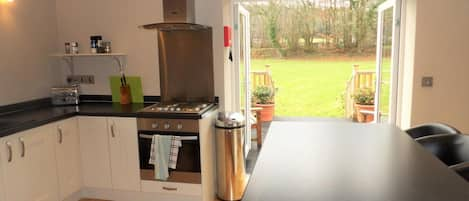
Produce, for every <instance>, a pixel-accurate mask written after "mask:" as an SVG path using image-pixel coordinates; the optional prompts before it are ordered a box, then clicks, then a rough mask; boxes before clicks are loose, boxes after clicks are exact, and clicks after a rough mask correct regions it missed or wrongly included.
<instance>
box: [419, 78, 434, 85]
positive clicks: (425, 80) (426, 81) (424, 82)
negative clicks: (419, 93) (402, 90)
mask: <svg viewBox="0 0 469 201" xmlns="http://www.w3.org/2000/svg"><path fill="white" fill-rule="evenodd" d="M422 87H433V77H432V76H423V77H422Z"/></svg>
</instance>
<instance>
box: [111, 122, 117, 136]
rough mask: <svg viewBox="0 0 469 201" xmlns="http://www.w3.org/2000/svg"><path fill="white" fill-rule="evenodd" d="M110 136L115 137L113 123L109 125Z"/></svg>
mask: <svg viewBox="0 0 469 201" xmlns="http://www.w3.org/2000/svg"><path fill="white" fill-rule="evenodd" d="M111 136H112V138H115V137H116V133H115V132H114V124H112V125H111Z"/></svg>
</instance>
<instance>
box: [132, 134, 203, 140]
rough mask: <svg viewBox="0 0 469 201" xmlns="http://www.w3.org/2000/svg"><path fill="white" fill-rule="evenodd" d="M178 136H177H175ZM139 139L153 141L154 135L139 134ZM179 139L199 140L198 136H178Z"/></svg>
mask: <svg viewBox="0 0 469 201" xmlns="http://www.w3.org/2000/svg"><path fill="white" fill-rule="evenodd" d="M173 136H176V135H173ZM138 137H140V138H144V139H152V138H153V135H147V134H138ZM176 137H179V138H180V139H181V140H198V139H199V137H198V136H176Z"/></svg>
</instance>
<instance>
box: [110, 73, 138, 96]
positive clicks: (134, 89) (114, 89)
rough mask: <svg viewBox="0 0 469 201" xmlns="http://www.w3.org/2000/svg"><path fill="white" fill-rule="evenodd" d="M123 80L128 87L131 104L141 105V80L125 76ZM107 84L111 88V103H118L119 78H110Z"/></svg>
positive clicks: (119, 94)
mask: <svg viewBox="0 0 469 201" xmlns="http://www.w3.org/2000/svg"><path fill="white" fill-rule="evenodd" d="M125 78H126V80H127V84H128V85H130V94H131V96H132V103H143V90H142V79H141V78H140V77H138V76H126V77H125ZM109 83H110V86H111V93H112V102H120V99H121V93H120V87H121V77H120V76H111V77H109Z"/></svg>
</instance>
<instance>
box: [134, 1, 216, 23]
mask: <svg viewBox="0 0 469 201" xmlns="http://www.w3.org/2000/svg"><path fill="white" fill-rule="evenodd" d="M194 1H195V0H163V19H164V20H163V22H159V23H154V24H146V25H142V26H141V27H142V28H144V29H178V28H181V27H183V28H190V29H194V30H196V29H207V27H205V26H201V25H196V24H195V7H194V6H195V5H194ZM180 24H185V25H182V26H179V25H180ZM187 24H191V25H192V26H186V25H187Z"/></svg>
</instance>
